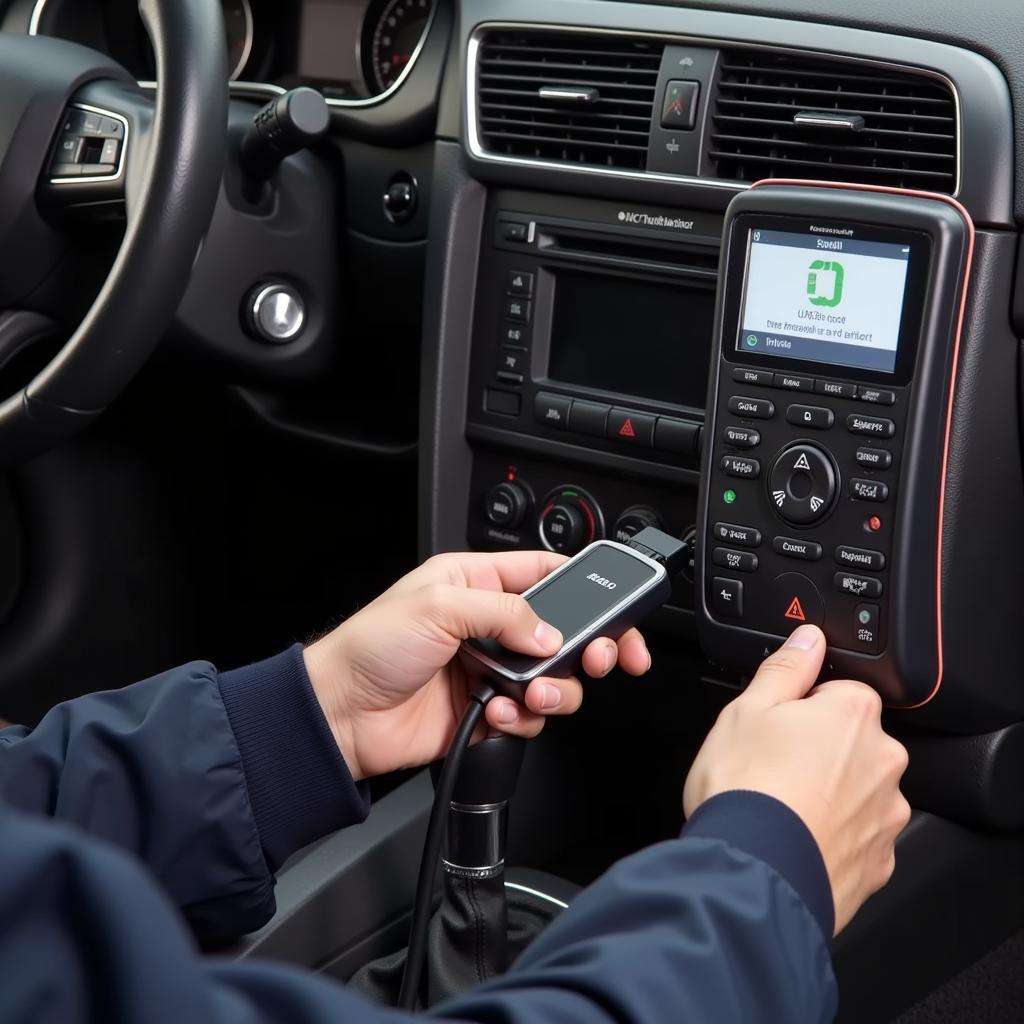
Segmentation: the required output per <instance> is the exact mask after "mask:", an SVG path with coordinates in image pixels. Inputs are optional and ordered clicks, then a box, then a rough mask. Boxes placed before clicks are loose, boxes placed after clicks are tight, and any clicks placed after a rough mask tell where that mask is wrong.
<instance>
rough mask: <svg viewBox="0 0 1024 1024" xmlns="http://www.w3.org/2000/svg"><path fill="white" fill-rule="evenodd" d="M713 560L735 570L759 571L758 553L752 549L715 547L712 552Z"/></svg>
mask: <svg viewBox="0 0 1024 1024" xmlns="http://www.w3.org/2000/svg"><path fill="white" fill-rule="evenodd" d="M711 561H712V562H714V563H715V565H719V566H721V567H722V568H723V569H732V570H733V571H734V572H757V555H755V554H754V553H753V552H752V551H730V550H729V549H728V548H715V550H714V551H712V552H711Z"/></svg>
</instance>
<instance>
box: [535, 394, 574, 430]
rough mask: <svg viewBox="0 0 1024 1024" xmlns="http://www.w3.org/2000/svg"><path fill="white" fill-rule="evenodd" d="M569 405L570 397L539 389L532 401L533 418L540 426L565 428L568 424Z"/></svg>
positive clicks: (557, 428)
mask: <svg viewBox="0 0 1024 1024" xmlns="http://www.w3.org/2000/svg"><path fill="white" fill-rule="evenodd" d="M571 407H572V399H571V398H564V397H563V396H562V395H551V394H548V393H547V392H546V391H541V392H539V393H538V395H537V397H536V398H535V399H534V402H533V415H534V419H536V421H537V422H538V423H539V424H541V426H544V427H550V428H551V429H552V430H565V429H566V427H568V425H569V409H570V408H571Z"/></svg>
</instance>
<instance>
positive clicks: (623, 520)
mask: <svg viewBox="0 0 1024 1024" xmlns="http://www.w3.org/2000/svg"><path fill="white" fill-rule="evenodd" d="M648 526H653V527H655V528H656V529H659V530H660V529H661V528H662V525H661V516H659V515H658V513H657V512H655V511H654V509H653V508H648V507H647V506H646V505H634V506H633V507H632V508H627V509H626V511H625V512H623V513H622V515H621V516H619V518H618V521H617V522H616V523H615V529H614V530H612V536H613V537H614V538H615V539H616V540H617V541H618V542H619V543H620V544H628V543H629V542H630V541H631V540H632V539H633V538H634V537H635V536H636V535H637V534H638V533H639V532H640V531H641V530H644V529H646V528H647V527H648Z"/></svg>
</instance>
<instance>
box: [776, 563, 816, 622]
mask: <svg viewBox="0 0 1024 1024" xmlns="http://www.w3.org/2000/svg"><path fill="white" fill-rule="evenodd" d="M769 606H770V609H771V611H770V615H771V630H772V632H773V633H782V634H783V635H785V634H788V633H792V632H793V630H794V629H796V627H797V626H802V625H803V624H804V623H805V622H810V623H812V624H813V625H815V626H820V625H821V624H822V623H823V622H824V621H825V602H824V601H823V600H822V597H821V594H820V592H819V591H818V588H817V587H816V586H815V585H814V584H813V583H812V582H811V580H809V579H808V578H807V577H806V576H805V575H804V574H803V573H800V572H784V573H782V575H781V576H776V577H775V579H774V580H773V581H772V589H771V597H770V598H769Z"/></svg>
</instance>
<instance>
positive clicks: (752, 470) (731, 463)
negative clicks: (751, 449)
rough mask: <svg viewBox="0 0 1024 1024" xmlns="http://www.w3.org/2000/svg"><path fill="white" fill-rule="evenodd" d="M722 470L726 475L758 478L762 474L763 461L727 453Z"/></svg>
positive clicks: (745, 478) (742, 478) (751, 478)
mask: <svg viewBox="0 0 1024 1024" xmlns="http://www.w3.org/2000/svg"><path fill="white" fill-rule="evenodd" d="M722 472H723V473H725V475H726V476H735V477H739V478H740V479H741V480H756V479H757V478H758V477H759V476H760V475H761V463H760V462H758V461H757V459H745V458H743V457H742V456H739V455H726V456H725V457H724V458H723V459H722Z"/></svg>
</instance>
